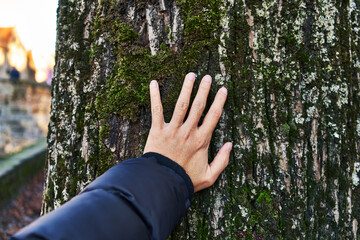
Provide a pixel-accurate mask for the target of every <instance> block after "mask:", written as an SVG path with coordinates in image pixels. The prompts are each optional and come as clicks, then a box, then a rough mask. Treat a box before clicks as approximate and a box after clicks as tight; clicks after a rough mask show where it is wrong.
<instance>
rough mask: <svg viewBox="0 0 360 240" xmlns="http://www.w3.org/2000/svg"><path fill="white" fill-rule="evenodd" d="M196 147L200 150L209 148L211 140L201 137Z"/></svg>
mask: <svg viewBox="0 0 360 240" xmlns="http://www.w3.org/2000/svg"><path fill="white" fill-rule="evenodd" d="M196 145H197V147H198V148H199V149H200V148H204V147H207V146H208V145H209V140H208V139H207V138H205V137H200V138H198V139H197V141H196Z"/></svg>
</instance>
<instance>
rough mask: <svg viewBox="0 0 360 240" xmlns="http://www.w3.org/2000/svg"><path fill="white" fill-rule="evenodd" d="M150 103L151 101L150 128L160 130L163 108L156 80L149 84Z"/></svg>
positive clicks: (162, 123)
mask: <svg viewBox="0 0 360 240" xmlns="http://www.w3.org/2000/svg"><path fill="white" fill-rule="evenodd" d="M150 101H151V119H152V121H151V127H152V128H153V127H154V128H162V127H163V125H164V115H163V107H162V104H161V97H160V91H159V84H158V83H157V81H156V80H152V81H151V82H150Z"/></svg>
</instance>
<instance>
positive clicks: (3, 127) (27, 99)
mask: <svg viewBox="0 0 360 240" xmlns="http://www.w3.org/2000/svg"><path fill="white" fill-rule="evenodd" d="M57 4H58V1H57V0H0V239H7V238H8V237H9V236H11V235H12V234H13V233H15V232H16V231H17V230H18V229H20V228H21V227H23V226H24V225H26V224H28V223H30V222H31V221H33V220H34V219H36V218H37V217H38V216H39V214H40V207H41V195H42V189H43V181H44V180H43V179H44V177H43V176H44V171H43V170H44V164H45V155H46V154H45V152H46V135H47V128H48V123H49V113H50V104H51V93H50V89H51V81H52V77H53V67H54V63H55V40H56V9H57Z"/></svg>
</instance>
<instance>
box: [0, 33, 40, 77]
mask: <svg viewBox="0 0 360 240" xmlns="http://www.w3.org/2000/svg"><path fill="white" fill-rule="evenodd" d="M14 68H15V69H16V70H17V71H18V72H19V77H20V79H26V80H33V81H35V71H36V70H35V69H36V68H35V64H34V60H33V57H32V54H31V51H26V50H25V48H24V46H23V45H22V43H21V41H20V38H19V35H18V34H17V33H16V30H15V27H8V28H0V79H10V75H11V73H14ZM12 76H17V75H16V74H15V75H14V74H12Z"/></svg>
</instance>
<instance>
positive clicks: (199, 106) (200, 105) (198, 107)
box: [194, 101, 205, 110]
mask: <svg viewBox="0 0 360 240" xmlns="http://www.w3.org/2000/svg"><path fill="white" fill-rule="evenodd" d="M194 108H195V109H196V110H202V109H204V108H205V103H203V102H202V101H196V102H194Z"/></svg>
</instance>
